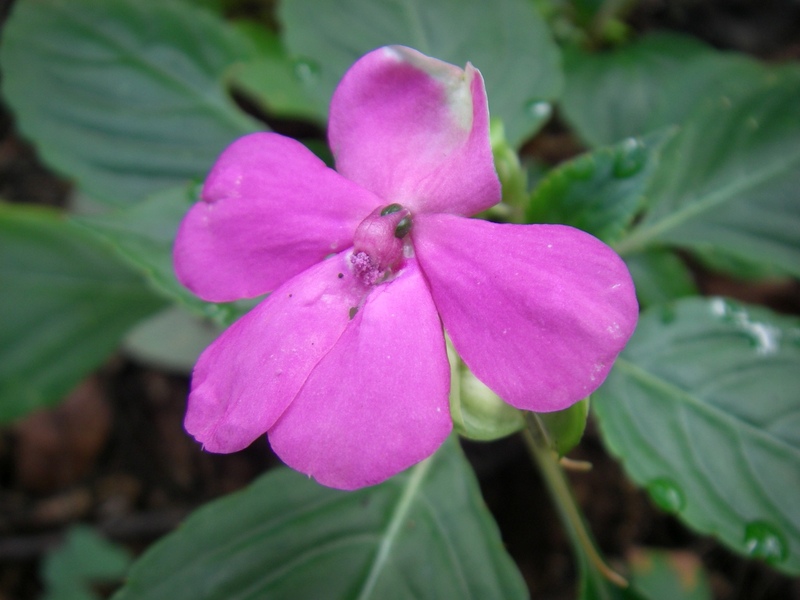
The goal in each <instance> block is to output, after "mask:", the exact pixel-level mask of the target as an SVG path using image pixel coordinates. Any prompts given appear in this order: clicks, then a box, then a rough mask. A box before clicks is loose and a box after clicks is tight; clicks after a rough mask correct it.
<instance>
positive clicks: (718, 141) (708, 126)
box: [616, 67, 800, 276]
mask: <svg viewBox="0 0 800 600" xmlns="http://www.w3.org/2000/svg"><path fill="white" fill-rule="evenodd" d="M798 189H800V69H797V68H789V67H787V68H784V69H782V70H778V71H774V72H772V73H770V74H769V75H765V79H764V82H763V83H762V84H761V85H757V86H755V87H751V88H749V89H748V90H747V91H743V92H741V93H738V94H737V95H733V94H729V95H726V96H723V97H719V98H717V99H716V100H714V101H709V102H706V103H705V104H704V105H703V106H701V107H700V108H698V110H697V111H695V112H694V113H693V115H692V117H691V118H690V119H689V120H688V121H687V122H686V124H685V125H684V127H683V128H682V130H681V132H680V133H679V134H678V135H677V136H676V137H675V138H674V139H673V140H672V142H670V143H669V144H668V145H667V147H666V148H665V149H664V153H663V156H662V161H661V165H660V167H659V169H658V170H657V172H656V173H655V174H654V175H653V178H652V180H651V182H650V186H649V189H648V196H649V200H650V206H651V208H650V210H649V212H648V213H647V214H646V215H645V217H644V219H643V220H642V222H641V223H639V224H638V226H637V227H636V229H634V230H633V231H632V233H631V234H630V236H628V237H627V238H625V239H623V240H622V241H621V242H620V243H619V244H617V246H616V248H617V250H618V251H619V252H620V253H622V254H627V253H629V252H631V251H636V250H642V249H643V248H646V247H649V246H651V245H654V244H670V245H676V246H682V247H684V248H689V249H697V250H699V251H713V250H717V249H718V250H720V251H722V252H724V253H725V254H726V255H728V256H731V257H741V258H742V259H743V260H745V261H747V262H750V263H753V262H755V263H761V264H764V265H766V266H771V267H775V268H777V269H780V270H783V271H785V272H788V273H792V274H794V275H795V276H800V235H798V231H800V203H798V202H797V190H798Z"/></svg>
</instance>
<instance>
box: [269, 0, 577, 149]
mask: <svg viewBox="0 0 800 600" xmlns="http://www.w3.org/2000/svg"><path fill="white" fill-rule="evenodd" d="M278 13H279V17H280V20H281V22H282V23H283V26H284V37H285V41H286V46H287V48H288V49H289V51H290V53H291V54H292V55H293V56H294V57H296V59H297V63H296V64H297V68H298V69H300V72H301V73H302V74H303V77H304V78H305V79H306V80H307V82H308V86H309V88H313V90H314V93H315V97H316V99H317V104H318V106H319V107H320V109H324V110H325V111H327V106H328V103H329V102H330V98H331V95H332V94H333V90H334V88H335V87H336V85H337V84H338V83H339V79H340V78H341V76H342V75H343V74H344V72H345V71H346V70H347V69H348V68H349V67H350V65H352V64H353V63H354V62H355V61H356V60H357V59H358V58H359V57H360V56H361V55H363V54H366V53H367V52H369V51H370V50H372V49H374V48H377V47H379V46H385V45H389V44H402V45H405V46H410V47H412V48H415V49H417V50H419V51H420V52H422V53H424V54H427V55H428V56H432V57H435V58H438V59H441V60H444V61H447V62H449V63H452V64H455V65H458V66H460V67H463V66H464V65H466V63H467V62H468V61H469V62H471V63H472V64H473V65H475V67H476V68H478V69H480V71H481V73H482V74H483V77H484V79H485V81H486V90H487V93H488V97H489V110H490V112H491V114H492V116H493V117H499V118H500V119H502V121H503V123H504V124H505V128H506V132H507V134H508V139H509V141H510V142H511V143H512V144H513V145H515V146H519V145H520V144H521V143H522V142H523V141H525V140H526V139H527V138H529V137H530V136H531V135H532V134H533V133H534V132H535V131H537V130H538V128H539V127H540V126H541V125H542V124H543V123H544V122H545V121H547V119H548V118H549V117H550V114H551V113H552V108H551V106H550V104H549V102H550V101H552V100H554V99H555V98H557V97H558V95H559V94H560V92H561V86H562V74H561V66H560V53H559V50H558V48H557V46H556V45H555V43H554V42H553V40H552V39H551V37H550V33H549V31H548V29H547V26H546V24H545V23H544V21H543V20H542V18H541V17H540V16H539V14H538V13H537V12H536V10H535V8H534V7H533V4H532V3H531V2H529V1H528V0H498V1H497V2H491V3H489V2H484V1H483V0H442V1H439V2H428V1H427V0H342V1H340V2H335V3H334V2H317V1H316V0H285V1H284V2H281V3H280V5H279V6H278Z"/></svg>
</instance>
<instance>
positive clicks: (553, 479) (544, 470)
mask: <svg viewBox="0 0 800 600" xmlns="http://www.w3.org/2000/svg"><path fill="white" fill-rule="evenodd" d="M525 422H526V424H527V427H526V428H525V431H524V435H525V441H526V443H527V445H528V450H529V451H530V453H531V456H532V457H533V460H534V461H535V462H536V464H537V466H538V467H539V471H540V472H541V474H542V477H543V478H544V481H545V484H546V485H547V489H548V491H549V492H550V496H551V497H552V499H553V503H554V504H555V507H556V510H557V511H558V515H559V517H561V522H562V523H563V525H564V527H565V528H566V530H567V534H568V535H569V538H570V541H571V542H572V545H573V548H574V549H575V554H576V557H577V559H578V561H579V562H583V558H584V557H585V558H586V559H588V561H589V564H590V566H591V567H593V568H594V569H595V570H596V571H597V572H599V573H600V574H601V575H602V576H603V577H605V578H606V579H608V580H609V581H610V582H612V583H614V584H615V585H618V586H619V587H622V588H626V587H628V582H627V581H626V580H625V578H623V577H622V576H621V575H620V574H619V573H617V572H616V571H614V570H612V569H611V568H610V567H609V566H608V565H606V563H605V561H604V560H603V557H602V556H600V553H599V552H598V551H597V548H595V545H594V541H593V540H592V535H591V533H589V530H588V529H587V527H586V522H585V521H584V519H583V514H582V512H581V509H580V507H579V506H578V504H577V502H575V498H574V497H573V495H572V491H571V489H570V486H569V482H568V481H567V478H566V476H565V475H564V471H563V470H562V469H561V466H560V465H559V464H558V456H557V454H556V452H555V451H554V450H553V448H552V446H551V444H550V440H549V439H548V436H547V430H546V429H545V427H544V425H543V424H542V422H541V420H540V419H539V417H538V415H536V413H532V412H527V411H526V412H525Z"/></svg>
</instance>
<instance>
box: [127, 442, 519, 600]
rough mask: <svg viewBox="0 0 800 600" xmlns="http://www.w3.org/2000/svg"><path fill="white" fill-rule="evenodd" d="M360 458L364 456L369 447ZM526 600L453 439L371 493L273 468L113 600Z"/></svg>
mask: <svg viewBox="0 0 800 600" xmlns="http://www.w3.org/2000/svg"><path fill="white" fill-rule="evenodd" d="M365 451H368V449H365ZM145 598H153V599H154V600H155V599H158V600H161V599H163V598H170V599H171V600H181V599H183V598H187V599H191V600H201V599H202V600H212V599H220V600H230V599H231V598H252V599H256V598H270V599H271V600H280V599H281V598H286V599H287V600H289V599H290V600H295V599H296V598H326V599H331V600H335V599H338V598H342V599H344V598H347V599H350V598H360V599H367V598H376V599H377V598H380V599H381V600H384V599H387V600H391V599H394V598H397V599H405V598H421V599H422V598H459V599H467V598H475V599H476V600H483V599H485V598H503V599H509V600H510V599H514V598H527V592H526V590H525V585H524V582H523V580H522V577H521V576H520V574H519V572H518V571H517V569H516V567H515V566H514V564H513V562H512V561H511V558H510V557H509V556H508V555H507V554H506V552H505V550H504V549H503V546H502V543H501V541H500V536H499V535H498V531H497V526H496V525H495V523H494V521H493V520H492V519H491V516H490V515H489V513H488V511H487V510H486V507H485V506H484V504H483V501H482V499H481V497H480V492H479V491H478V485H477V482H476V481H475V478H474V475H473V474H472V472H471V470H470V468H469V465H468V463H467V462H466V460H465V459H464V456H463V455H462V453H461V451H460V449H459V448H458V444H457V442H456V440H455V438H451V439H450V440H449V441H448V442H446V443H445V445H444V446H443V447H442V448H441V450H440V451H439V452H438V453H437V454H436V455H435V456H434V457H433V458H432V459H429V461H427V462H425V463H422V464H420V465H419V466H417V467H414V468H413V469H411V470H409V471H407V472H406V473H403V474H401V475H398V476H396V477H394V478H392V479H391V480H389V481H387V482H385V483H383V484H381V485H379V486H375V487H371V488H365V489H362V490H358V491H355V492H340V491H336V490H331V489H328V488H324V487H321V486H319V485H318V484H316V483H315V482H314V481H311V480H309V479H308V478H307V477H304V476H302V475H300V474H298V473H295V472H292V471H289V470H287V469H280V470H278V471H275V472H273V473H270V474H268V475H266V476H264V477H262V478H261V479H260V480H258V481H257V482H256V483H255V484H253V485H251V486H250V487H249V488H248V489H246V490H244V491H242V492H239V493H236V494H233V495H231V496H229V497H227V498H224V499H222V500H218V501H216V502H214V503H213V504H210V505H208V506H206V507H205V508H202V509H200V510H199V511H197V512H196V513H195V514H194V515H192V516H191V517H190V518H189V519H188V520H187V521H186V523H184V524H183V525H182V526H181V528H180V529H179V530H178V531H177V532H175V533H173V534H171V535H169V536H168V537H167V538H165V539H164V540H162V541H161V542H159V543H158V544H157V545H155V546H154V547H153V548H151V549H150V550H149V551H148V552H147V553H146V554H145V555H144V556H143V557H142V558H141V559H140V560H139V561H138V562H137V563H136V564H135V565H134V567H133V569H132V571H131V573H130V576H129V579H128V582H127V584H126V586H125V587H124V588H123V590H122V591H121V592H120V593H119V594H118V595H117V596H115V600H134V599H137V600H139V599H145Z"/></svg>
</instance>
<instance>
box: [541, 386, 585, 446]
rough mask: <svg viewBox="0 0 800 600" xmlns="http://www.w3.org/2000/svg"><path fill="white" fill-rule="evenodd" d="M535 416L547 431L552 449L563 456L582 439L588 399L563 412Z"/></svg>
mask: <svg viewBox="0 0 800 600" xmlns="http://www.w3.org/2000/svg"><path fill="white" fill-rule="evenodd" d="M536 414H537V415H538V416H539V419H541V421H542V423H543V424H544V426H545V428H546V429H547V433H548V435H549V437H550V441H551V442H552V444H553V449H554V450H555V451H556V452H558V455H559V456H564V455H565V454H566V453H567V452H569V451H570V450H572V449H573V448H574V447H575V446H577V445H578V444H579V443H580V441H581V438H582V437H583V432H584V430H585V429H586V419H587V418H588V417H589V398H584V399H583V400H581V401H580V402H577V403H576V404H573V405H572V406H570V407H569V408H565V409H564V410H558V411H556V412H549V413H536Z"/></svg>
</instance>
